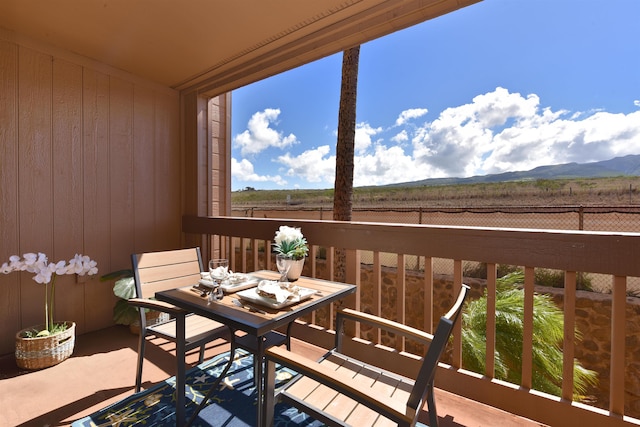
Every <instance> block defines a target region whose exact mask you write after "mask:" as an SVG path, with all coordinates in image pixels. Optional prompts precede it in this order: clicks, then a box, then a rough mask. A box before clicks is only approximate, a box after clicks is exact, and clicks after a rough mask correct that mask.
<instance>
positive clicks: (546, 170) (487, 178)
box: [384, 154, 640, 187]
mask: <svg viewBox="0 0 640 427" xmlns="http://www.w3.org/2000/svg"><path fill="white" fill-rule="evenodd" d="M623 175H640V155H633V154H630V155H628V156H624V157H616V158H614V159H611V160H604V161H601V162H593V163H565V164H562V165H552V166H539V167H537V168H535V169H531V170H528V171H521V172H505V173H498V174H492V175H482V176H472V177H470V178H429V179H423V180H420V181H412V182H404V183H400V184H389V185H385V186H384V187H413V186H423V185H451V184H475V183H487V182H504V181H533V180H538V179H566V178H605V177H612V176H623Z"/></svg>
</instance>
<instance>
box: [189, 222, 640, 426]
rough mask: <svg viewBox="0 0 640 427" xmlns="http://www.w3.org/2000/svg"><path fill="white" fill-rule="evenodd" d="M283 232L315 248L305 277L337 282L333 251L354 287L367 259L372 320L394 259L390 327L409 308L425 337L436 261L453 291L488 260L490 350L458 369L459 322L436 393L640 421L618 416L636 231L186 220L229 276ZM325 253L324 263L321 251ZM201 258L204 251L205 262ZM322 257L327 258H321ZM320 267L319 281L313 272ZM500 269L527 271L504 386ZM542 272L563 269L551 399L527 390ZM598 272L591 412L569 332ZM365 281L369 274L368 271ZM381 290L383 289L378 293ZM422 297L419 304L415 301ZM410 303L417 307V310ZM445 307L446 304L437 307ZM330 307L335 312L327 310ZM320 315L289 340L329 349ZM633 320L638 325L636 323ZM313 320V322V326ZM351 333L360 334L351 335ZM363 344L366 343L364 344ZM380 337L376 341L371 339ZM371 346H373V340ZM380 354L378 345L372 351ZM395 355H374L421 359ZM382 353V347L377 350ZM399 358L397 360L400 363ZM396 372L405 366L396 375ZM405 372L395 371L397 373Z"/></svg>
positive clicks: (545, 418) (526, 410)
mask: <svg viewBox="0 0 640 427" xmlns="http://www.w3.org/2000/svg"><path fill="white" fill-rule="evenodd" d="M280 225H289V226H295V227H301V228H302V231H303V233H304V235H305V237H306V238H307V240H308V241H309V243H310V244H311V245H312V246H311V250H310V256H309V258H308V261H307V264H308V265H307V266H306V270H305V271H306V272H307V273H306V274H308V275H310V276H313V277H324V278H328V279H333V278H334V271H333V257H334V252H335V248H342V249H345V250H346V251H347V265H346V281H347V282H349V283H355V284H357V285H360V284H361V277H362V271H363V268H362V267H363V263H362V262H361V260H362V259H363V257H366V258H367V259H368V261H367V264H369V265H370V266H369V267H370V271H371V273H370V275H371V277H372V278H373V279H372V281H373V287H372V290H370V291H367V296H366V299H367V301H368V302H367V307H366V308H367V310H368V311H370V312H373V313H374V314H383V315H385V313H388V312H389V307H386V306H385V305H388V304H391V303H390V302H389V301H390V299H389V295H386V294H383V293H384V292H386V293H387V294H388V293H389V290H388V285H384V286H383V284H382V279H381V277H382V274H381V270H382V268H383V267H382V265H381V261H380V260H381V256H382V254H385V255H386V254H394V257H395V264H396V265H395V268H396V270H397V271H396V273H395V274H396V280H395V283H394V284H392V289H393V293H394V294H395V295H396V297H395V298H394V299H393V304H394V305H395V307H393V308H391V310H392V311H393V313H394V317H395V319H394V320H399V321H401V322H403V321H405V320H407V318H408V317H412V316H411V311H410V310H411V309H410V308H409V307H416V306H418V307H420V308H421V309H422V310H423V316H422V319H423V324H422V325H412V326H418V327H422V328H423V329H425V330H427V331H431V330H432V327H433V319H434V317H436V318H437V316H439V312H438V310H441V304H440V301H437V300H436V298H435V297H434V272H433V268H432V266H433V260H434V259H447V260H452V261H453V262H452V265H453V267H452V271H451V272H450V275H451V277H452V283H453V289H451V293H452V294H453V293H457V290H458V289H459V288H460V286H461V284H462V283H463V263H465V262H469V261H472V262H481V263H487V266H488V267H487V271H488V273H487V276H488V277H487V280H486V289H487V296H488V298H487V301H488V303H487V311H488V313H487V319H488V320H487V331H486V334H487V335H486V336H487V349H486V354H487V358H486V364H485V365H486V371H485V372H484V373H473V372H469V371H466V370H465V369H464V367H463V366H462V350H461V348H462V345H461V338H460V336H461V334H460V327H461V326H460V325H458V329H457V331H456V332H455V337H454V341H453V346H452V352H451V364H450V365H445V364H441V369H440V371H439V372H438V377H437V379H436V386H437V387H439V388H441V389H445V390H448V391H450V392H452V393H456V394H458V395H461V396H464V397H466V398H469V399H472V400H476V401H479V402H482V403H485V404H488V405H490V406H493V407H497V408H500V409H503V410H505V411H508V412H511V413H513V414H516V415H520V416H523V417H526V418H529V419H533V420H536V421H539V422H541V423H544V424H548V425H553V426H555V425H558V426H559V425H585V426H587V425H607V426H628V425H640V420H638V419H636V418H632V417H630V416H626V415H625V403H627V404H629V402H625V364H626V361H625V354H626V353H625V345H626V344H625V341H626V331H625V324H626V321H627V319H626V316H627V315H626V305H627V282H628V281H629V279H630V278H638V277H640V262H638V258H639V256H640V233H609V232H586V231H563V230H533V229H504V228H477V227H444V226H427V225H405V224H387V223H353V222H349V223H347V222H336V221H305V220H289V219H257V218H252V219H245V218H232V217H194V216H188V217H184V218H183V231H184V232H185V233H187V234H186V235H187V243H188V244H197V245H200V246H201V247H203V248H206V249H208V250H209V254H208V255H209V256H213V255H216V256H217V255H224V256H227V257H228V258H230V263H231V265H233V266H236V267H235V268H236V269H240V270H243V271H248V270H250V269H260V268H266V269H274V267H273V266H272V261H271V239H273V236H274V234H275V231H276V230H277V229H278V227H279V226H280ZM321 253H322V255H323V256H322V260H320V256H319V254H321ZM204 256H207V254H206V251H205V255H204ZM408 256H418V257H420V261H419V262H418V264H419V265H420V267H421V268H420V275H421V278H420V283H421V285H420V286H421V287H422V289H420V292H418V293H416V292H413V293H412V294H411V295H412V296H411V301H407V295H408V287H407V277H408V272H407V268H406V265H407V262H406V257H408ZM325 260H326V261H325ZM321 264H322V270H323V271H322V275H320V270H321ZM499 264H506V265H515V266H521V267H524V272H525V280H524V282H525V283H524V294H525V306H524V336H523V353H522V380H521V384H511V383H507V382H504V381H500V380H498V379H495V378H494V375H493V367H494V365H495V360H494V359H493V355H494V350H495V344H494V342H495V334H496V332H495V323H496V322H495V320H496V318H495V295H496V279H497V275H496V269H497V266H498V265H499ZM537 268H547V269H555V270H561V271H564V272H565V286H564V296H563V298H564V304H563V310H564V331H565V334H564V340H563V354H564V364H563V373H564V375H563V383H562V396H559V397H558V396H552V395H548V394H545V393H542V392H539V391H536V390H533V389H532V388H531V386H532V372H533V369H532V353H533V314H534V312H533V301H534V298H533V295H534V270H535V269H537ZM578 272H580V273H590V274H598V275H605V277H608V278H610V279H609V280H611V291H612V295H611V298H612V302H611V304H612V309H611V318H610V335H611V336H610V342H611V348H610V352H607V354H610V356H609V357H610V360H609V365H610V372H608V375H605V376H603V377H601V378H600V381H608V382H609V387H608V390H609V392H608V399H607V401H608V407H607V408H603V407H600V408H598V407H596V406H590V405H587V404H584V403H580V402H575V401H573V400H572V399H573V369H574V367H573V362H574V357H575V345H576V343H575V340H574V333H573V331H574V327H575V322H576V314H575V312H576V303H575V301H576V277H577V273H578ZM368 274H369V273H368ZM385 289H386V291H384V290H385ZM416 295H421V299H422V300H421V301H418V302H416V301H415V300H413V299H414V298H416ZM364 299H365V296H364V295H363V292H362V291H361V286H359V290H358V292H357V293H356V295H355V296H354V297H353V299H352V300H349V301H346V302H345V304H346V305H349V306H351V307H353V308H356V309H360V308H361V305H362V304H363V300H364ZM416 304H417V305H416ZM442 305H443V306H446V304H442ZM332 310H333V309H332ZM332 310H331V311H330V312H329V313H326V314H325V315H324V316H323V317H324V318H325V319H329V323H327V322H326V321H325V324H324V325H323V324H319V323H322V322H320V321H318V319H317V318H316V317H315V316H314V317H313V318H312V319H310V320H309V321H308V322H307V323H300V324H299V325H297V327H296V329H295V333H296V334H297V335H298V336H299V337H304V339H305V340H307V341H309V342H312V343H315V344H318V345H323V346H329V345H330V344H331V343H332V336H331V335H332V331H331V330H330V329H331V323H330V319H332V318H333V311H332ZM634 320H635V319H634ZM317 323H318V324H317ZM354 335H355V336H359V335H360V331H354ZM367 339H368V340H370V339H371V337H367ZM375 339H380V337H377V338H375V337H374V341H375ZM376 344H377V343H376ZM365 348H366V349H367V352H370V349H371V347H370V346H368V345H367V344H366V343H363V340H357V339H356V340H354V343H353V349H354V351H363V349H365ZM377 348H383V347H382V346H378V347H377ZM396 350H400V351H391V352H387V353H384V355H382V356H380V355H378V354H376V355H375V357H388V358H389V360H390V363H395V365H396V366H398V367H405V366H407V367H408V368H407V369H409V368H411V366H410V365H411V363H405V361H406V360H408V361H412V360H414V361H415V359H416V358H417V357H418V356H417V355H412V354H410V349H408V348H407V347H405V345H404V343H399V344H397V343H396ZM380 351H381V352H382V351H383V350H380ZM400 357H402V358H403V359H402V360H403V361H402V362H399V361H398V358H400ZM400 370H402V369H400ZM401 373H402V372H401Z"/></svg>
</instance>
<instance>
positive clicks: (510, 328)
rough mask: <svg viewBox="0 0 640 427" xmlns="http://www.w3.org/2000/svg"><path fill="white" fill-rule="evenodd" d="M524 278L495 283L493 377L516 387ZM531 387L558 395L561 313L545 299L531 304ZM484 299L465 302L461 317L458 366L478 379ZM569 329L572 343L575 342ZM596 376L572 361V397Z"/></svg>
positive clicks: (521, 275) (482, 364) (482, 353)
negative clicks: (474, 374)
mask: <svg viewBox="0 0 640 427" xmlns="http://www.w3.org/2000/svg"><path fill="white" fill-rule="evenodd" d="M523 283H524V273H522V272H517V273H513V274H510V275H507V276H505V277H503V278H501V279H500V280H498V283H497V291H496V343H495V345H496V348H495V378H497V379H501V380H505V381H509V382H511V383H513V384H520V383H521V380H522V340H523V334H524V332H523V331H524V320H523V319H524V291H523V290H522V288H521V287H522V284H523ZM533 306H534V310H533V313H534V314H533V316H534V318H533V373H532V380H533V388H534V389H536V390H539V391H543V392H545V393H550V394H553V395H556V396H561V393H562V369H563V368H562V364H563V355H562V347H561V345H562V340H563V338H564V335H563V334H564V314H563V313H562V310H560V309H559V308H558V307H557V306H556V305H555V304H554V303H553V300H552V299H551V297H549V296H547V295H539V294H536V295H534V300H533ZM486 327H487V295H486V292H485V295H484V297H482V298H480V299H478V300H475V301H471V302H469V303H468V304H467V306H466V307H465V310H464V312H463V314H462V360H463V367H464V368H465V369H469V370H472V371H475V372H478V373H481V374H484V371H485V354H486ZM580 338H581V337H580V334H579V331H578V330H577V329H576V330H575V339H576V341H578V340H580ZM596 383H597V373H596V372H594V371H591V370H588V369H585V368H584V367H583V366H582V365H581V364H580V362H579V361H578V360H577V359H575V360H574V398H575V399H576V400H583V399H585V398H586V396H585V394H586V392H587V389H588V387H589V386H591V385H595V384H596Z"/></svg>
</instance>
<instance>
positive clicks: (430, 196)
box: [231, 176, 640, 207]
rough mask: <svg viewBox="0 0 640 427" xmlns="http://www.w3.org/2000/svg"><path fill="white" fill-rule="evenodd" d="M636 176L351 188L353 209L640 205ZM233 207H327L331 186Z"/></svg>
mask: <svg viewBox="0 0 640 427" xmlns="http://www.w3.org/2000/svg"><path fill="white" fill-rule="evenodd" d="M639 187H640V177H639V176H624V177H615V178H580V179H575V178H574V179H539V180H531V181H510V182H499V183H482V184H477V183H474V184H456V185H430V186H406V187H396V186H388V187H386V186H384V187H359V188H355V189H354V197H353V202H354V207H372V206H376V207H380V206H389V205H394V206H429V207H481V206H566V205H571V206H577V205H582V206H618V205H637V204H640V191H639ZM231 203H232V205H233V206H234V207H241V206H279V205H304V206H313V207H319V206H324V207H329V206H331V205H332V204H333V189H324V190H252V189H245V190H242V191H236V192H233V193H232V194H231Z"/></svg>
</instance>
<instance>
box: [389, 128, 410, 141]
mask: <svg viewBox="0 0 640 427" xmlns="http://www.w3.org/2000/svg"><path fill="white" fill-rule="evenodd" d="M391 140H392V141H393V142H395V143H397V144H401V143H403V142H406V141H408V140H409V134H408V133H407V131H406V130H405V129H403V130H401V131H400V132H399V133H397V134H395V135H394V136H392V137H391Z"/></svg>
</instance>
